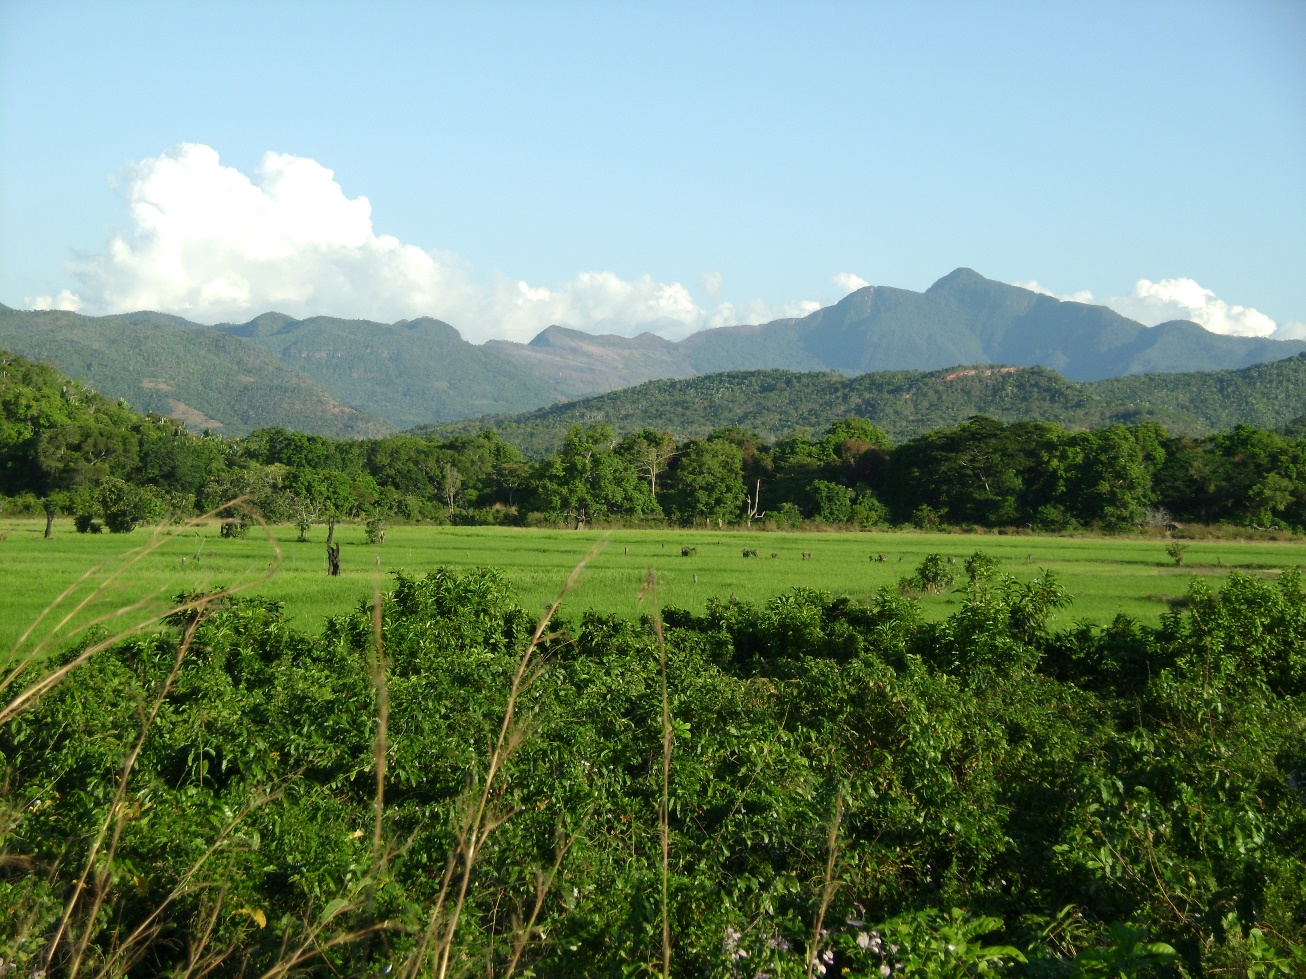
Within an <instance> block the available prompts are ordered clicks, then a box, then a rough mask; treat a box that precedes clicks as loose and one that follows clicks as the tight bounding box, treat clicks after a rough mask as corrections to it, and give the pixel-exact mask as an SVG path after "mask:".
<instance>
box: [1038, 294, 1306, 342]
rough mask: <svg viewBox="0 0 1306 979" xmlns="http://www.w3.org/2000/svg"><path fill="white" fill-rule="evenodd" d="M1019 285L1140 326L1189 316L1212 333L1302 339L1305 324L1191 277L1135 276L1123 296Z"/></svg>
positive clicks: (1304, 337)
mask: <svg viewBox="0 0 1306 979" xmlns="http://www.w3.org/2000/svg"><path fill="white" fill-rule="evenodd" d="M1015 284H1016V285H1018V286H1020V287H1021V288H1022V289H1029V290H1030V291H1032V292H1038V293H1042V294H1043V295H1045V296H1055V297H1056V298H1057V299H1061V300H1064V301H1069V302H1080V303H1098V304H1100V305H1102V306H1108V307H1110V308H1111V309H1114V310H1115V311H1116V312H1117V313H1120V314H1121V315H1122V316H1128V317H1129V318H1130V319H1132V320H1137V321H1138V322H1139V323H1142V324H1143V325H1144V326H1156V325H1157V324H1158V323H1166V322H1169V321H1170V320H1191V321H1192V322H1194V323H1197V324H1198V325H1200V326H1203V327H1205V328H1206V329H1207V330H1209V331H1210V332H1212V333H1219V334H1222V335H1224V336H1236V337H1274V338H1275V339H1277V340H1290V339H1306V324H1302V323H1296V322H1288V323H1283V324H1276V323H1275V322H1274V320H1272V319H1271V318H1270V317H1269V316H1266V315H1265V314H1264V313H1262V312H1261V311H1260V310H1257V309H1253V308H1251V307H1250V306H1237V305H1230V304H1229V303H1226V302H1225V301H1224V300H1223V299H1221V298H1220V297H1219V296H1217V295H1216V294H1215V293H1214V292H1212V291H1211V290H1210V289H1207V288H1205V287H1203V286H1202V285H1200V284H1199V283H1197V282H1196V281H1194V280H1193V279H1161V280H1160V281H1159V282H1153V281H1151V280H1150V279H1139V280H1138V281H1137V282H1135V283H1134V288H1133V290H1132V291H1131V292H1130V293H1129V295H1127V296H1107V297H1106V298H1104V299H1100V300H1098V299H1094V298H1093V294H1092V293H1091V292H1089V291H1088V290H1087V289H1081V290H1080V291H1078V292H1073V293H1070V294H1069V295H1057V294H1056V293H1054V292H1052V291H1051V290H1049V289H1045V288H1043V287H1042V286H1041V285H1039V284H1038V283H1037V282H1035V281H1033V280H1031V281H1029V282H1017V283H1015Z"/></svg>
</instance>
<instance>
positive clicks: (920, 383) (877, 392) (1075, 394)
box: [418, 354, 1306, 455]
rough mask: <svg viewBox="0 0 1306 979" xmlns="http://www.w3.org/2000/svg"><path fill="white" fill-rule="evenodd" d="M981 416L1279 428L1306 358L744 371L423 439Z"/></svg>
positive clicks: (920, 425) (440, 429) (762, 428)
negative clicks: (1178, 369)
mask: <svg viewBox="0 0 1306 979" xmlns="http://www.w3.org/2000/svg"><path fill="white" fill-rule="evenodd" d="M977 414H982V415H990V416H992V417H994V418H999V419H1002V420H1004V421H1021V420H1036V421H1050V422H1057V423H1058V424H1061V425H1065V426H1068V427H1073V428H1086V427H1091V426H1099V425H1106V424H1110V423H1112V422H1127V423H1138V422H1143V421H1156V422H1160V423H1161V424H1163V425H1165V426H1166V427H1167V428H1168V429H1169V430H1170V431H1171V432H1173V433H1176V434H1189V435H1203V434H1206V433H1209V432H1212V431H1215V430H1217V429H1221V428H1230V427H1232V426H1234V425H1237V424H1239V423H1245V424H1249V425H1254V426H1257V427H1260V428H1276V427H1280V426H1284V425H1287V424H1289V423H1290V422H1291V421H1292V420H1293V419H1295V418H1298V417H1300V416H1302V415H1303V414H1306V354H1298V355H1297V356H1295V357H1290V358H1287V359H1286V360H1280V361H1276V362H1273V363H1268V364H1258V365H1255V366H1252V367H1246V368H1241V369H1238V370H1225V371H1210V372H1205V373H1183V374H1177V373H1156V374H1143V375H1133V376H1129V377H1118V378H1110V379H1107V380H1103V381H1071V380H1067V379H1066V378H1064V377H1062V376H1061V375H1060V374H1058V373H1057V372H1055V371H1052V370H1048V369H1047V368H1042V367H1028V368H1022V367H960V368H950V369H948V370H941V371H926V372H923V371H884V372H878V373H874V374H862V375H860V376H857V377H853V378H845V377H842V376H841V375H838V374H833V373H828V372H827V373H795V372H792V371H737V372H728V373H721V374H708V375H704V376H702V377H694V378H686V379H679V380H667V381H649V382H647V383H645V384H641V385H638V386H636V387H632V388H626V389H624V390H621V391H613V392H609V393H607V394H602V395H597V396H595V397H591V398H586V399H584V400H581V401H574V402H570V403H567V404H562V405H554V406H553V407H550V408H541V409H538V410H536V411H532V412H527V413H525V414H521V415H511V416H508V415H500V416H489V417H485V418H478V419H470V420H467V421H463V422H459V423H457V424H452V425H441V426H426V427H425V428H422V429H419V430H418V431H420V432H423V433H426V432H437V433H439V434H442V435H446V436H452V435H455V434H462V433H466V432H474V431H479V430H480V429H482V428H493V429H494V430H495V431H497V432H498V433H499V435H501V436H502V437H503V438H505V439H507V440H508V441H510V442H513V443H514V444H516V445H517V446H519V447H520V448H521V449H522V450H523V451H524V452H527V453H529V454H533V455H541V454H543V453H546V452H548V451H551V450H552V449H553V448H554V447H556V446H557V445H558V444H559V443H560V442H561V441H562V437H563V435H564V434H565V433H566V431H567V429H568V428H569V427H570V426H571V425H574V424H591V423H594V422H600V421H601V422H606V423H607V424H609V425H611V426H612V427H613V428H614V429H615V430H616V431H617V434H618V435H624V434H627V433H629V432H634V431H638V430H639V429H642V428H645V427H649V428H655V429H659V430H665V431H669V432H671V433H673V434H674V435H675V436H676V437H677V439H686V438H692V437H697V436H702V435H706V434H707V433H708V432H710V431H713V430H714V429H718V428H724V427H726V426H728V425H740V426H743V427H744V428H747V429H750V430H752V431H755V432H757V433H758V434H760V435H763V436H765V437H768V438H776V437H780V436H784V435H787V434H789V433H790V432H792V431H793V430H794V429H795V428H798V427H808V428H815V429H820V428H824V427H826V426H828V425H830V424H832V423H833V422H835V421H837V420H839V419H841V418H845V417H847V416H849V415H855V416H858V417H861V418H868V419H870V420H871V421H872V422H874V423H875V424H876V425H878V426H879V427H880V428H882V429H884V430H885V431H886V432H888V433H889V435H890V436H891V437H892V438H894V439H895V440H902V439H907V438H911V437H913V436H915V435H919V434H921V433H923V432H927V431H931V430H933V429H938V428H943V427H945V426H949V425H955V424H957V423H958V422H961V421H963V420H964V419H966V418H968V417H970V416H971V415H977Z"/></svg>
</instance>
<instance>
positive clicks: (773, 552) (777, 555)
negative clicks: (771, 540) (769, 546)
mask: <svg viewBox="0 0 1306 979" xmlns="http://www.w3.org/2000/svg"><path fill="white" fill-rule="evenodd" d="M771 556H772V557H779V556H780V555H779V554H777V553H776V552H775V551H772V552H771Z"/></svg>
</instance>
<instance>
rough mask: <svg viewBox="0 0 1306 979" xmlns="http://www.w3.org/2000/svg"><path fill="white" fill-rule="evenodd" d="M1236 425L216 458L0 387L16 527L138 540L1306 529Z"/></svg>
mask: <svg viewBox="0 0 1306 979" xmlns="http://www.w3.org/2000/svg"><path fill="white" fill-rule="evenodd" d="M1285 432H1286V434H1285V433H1279V432H1274V431H1269V430H1265V429H1258V428H1252V427H1250V426H1246V425H1238V426H1235V427H1232V428H1230V429H1228V430H1224V431H1219V432H1216V433H1214V434H1211V435H1208V436H1206V437H1202V438H1193V437H1182V436H1175V435H1172V434H1170V433H1168V432H1167V431H1166V429H1165V428H1163V427H1162V426H1161V425H1159V424H1156V423H1153V422H1144V423H1141V424H1136V425H1123V424H1111V425H1106V426H1104V427H1101V428H1095V429H1089V430H1081V431H1074V430H1069V429H1066V428H1063V427H1061V426H1059V425H1056V424H1052V423H1048V422H1024V421H1018V422H1009V423H1008V422H1003V421H999V420H996V419H994V418H991V417H986V416H975V417H972V418H970V419H969V420H967V421H965V422H963V423H962V424H959V425H956V426H953V427H945V428H942V429H939V430H935V431H931V432H927V433H925V434H922V435H919V436H916V437H914V438H910V439H907V440H905V441H902V442H900V443H898V444H895V443H894V440H893V439H891V438H890V436H889V435H888V434H887V433H886V432H885V431H884V430H883V429H882V428H880V427H879V426H878V425H876V424H873V423H872V422H870V421H867V420H865V419H863V418H857V417H848V418H845V419H843V420H840V421H837V422H835V423H834V424H831V425H829V426H828V427H826V428H825V429H823V430H821V431H818V432H812V431H810V430H805V429H798V430H796V431H793V432H791V433H789V434H787V435H786V436H785V437H783V438H780V439H778V440H774V441H773V440H769V439H766V438H763V437H762V436H760V435H758V434H757V433H755V432H751V431H749V430H747V429H745V428H742V427H739V426H731V427H727V428H723V429H719V430H716V431H713V432H711V433H709V434H707V435H706V436H704V437H700V438H693V439H688V440H683V441H677V440H676V439H675V438H674V437H673V436H672V435H671V434H670V433H668V432H665V431H659V430H655V429H652V428H645V429H642V430H637V431H634V432H632V433H630V434H627V435H625V436H624V437H621V438H618V437H617V435H616V433H615V432H614V431H613V429H612V428H611V427H609V426H608V425H607V424H605V423H602V422H600V423H595V424H589V425H573V426H572V427H571V428H570V429H569V430H567V431H566V433H565V434H564V436H563V438H562V439H561V440H560V442H559V443H558V444H556V445H555V446H554V448H553V450H552V451H551V452H550V453H548V454H547V455H546V456H545V457H543V458H542V459H538V460H531V459H528V458H527V457H526V456H525V455H524V454H523V453H522V452H521V451H520V450H519V449H518V448H517V447H516V446H514V445H512V444H511V443H509V442H507V441H505V440H504V439H502V438H501V437H500V436H499V435H498V434H497V433H496V432H495V431H493V430H482V431H479V432H476V433H467V434H462V435H457V436H455V437H453V438H440V437H438V436H434V435H429V436H421V435H414V434H404V435H395V436H391V437H388V438H380V439H361V440H333V439H328V438H326V437H323V436H316V435H306V434H303V433H298V432H291V431H287V430H285V429H280V428H270V429H261V430H258V431H255V432H253V433H251V434H250V435H248V436H245V437H242V438H235V439H223V438H218V437H215V436H212V435H208V434H206V435H203V436H195V435H192V434H190V433H189V432H188V431H187V430H186V428H185V426H184V425H180V424H178V423H175V422H173V421H171V420H168V419H165V418H162V417H159V416H157V415H139V414H136V413H135V412H133V411H131V410H130V409H129V408H128V407H127V406H126V405H125V404H123V403H120V402H112V401H110V400H108V399H106V398H103V397H101V396H99V395H97V394H95V393H94V392H91V391H88V390H86V389H85V388H83V387H81V386H80V385H77V384H76V383H74V382H70V381H68V380H67V379H66V378H63V377H62V376H61V375H59V374H58V373H57V372H55V371H53V370H51V369H50V368H47V367H44V366H41V365H37V364H32V363H31V362H28V361H24V360H22V359H21V358H15V357H9V358H7V359H6V363H5V365H4V367H3V377H0V493H3V494H4V495H5V496H6V497H8V498H10V502H9V504H8V505H9V507H10V508H11V509H18V510H21V509H24V508H25V509H27V510H42V511H44V512H45V513H46V514H47V516H50V517H51V518H52V517H53V515H54V514H57V513H67V514H73V515H77V516H78V517H79V526H83V527H87V528H94V527H95V526H97V525H98V521H100V520H102V521H103V522H104V525H105V526H107V527H108V528H109V529H111V530H130V529H131V528H132V526H135V525H136V524H139V523H142V522H149V521H157V520H160V519H163V518H165V517H166V516H168V515H169V514H173V515H185V516H189V515H193V514H195V513H197V512H207V511H209V510H212V509H214V508H216V507H219V506H221V505H222V504H223V503H225V502H227V501H229V500H232V499H234V498H236V497H245V498H247V499H248V500H249V501H250V502H251V503H252V505H254V506H256V507H257V508H258V509H259V511H260V512H261V513H262V514H263V515H264V516H265V517H266V518H267V519H270V520H273V521H279V522H294V523H298V524H300V525H301V526H306V525H310V524H312V523H315V522H319V521H321V522H331V521H335V520H338V519H343V518H350V517H353V518H363V519H370V520H385V519H395V520H436V521H451V520H452V521H459V522H494V523H513V522H519V523H523V522H530V521H532V520H536V521H538V520H544V521H550V522H569V523H572V524H574V525H577V526H580V525H584V524H587V523H591V522H594V521H609V522H639V521H647V520H672V521H677V522H682V523H687V524H694V523H703V522H713V523H715V522H718V521H719V522H721V523H727V522H729V523H734V522H743V523H748V524H750V525H753V524H759V523H760V524H761V525H779V526H795V525H798V524H799V523H801V522H802V521H804V520H807V521H817V522H820V523H824V524H847V525H855V526H860V527H873V526H884V525H890V524H903V523H914V524H916V525H918V526H922V527H936V526H940V525H960V526H969V525H974V526H981V527H1004V526H1013V527H1032V528H1035V529H1041V530H1046V531H1063V530H1070V529H1074V528H1080V527H1092V528H1098V529H1101V530H1106V531H1121V530H1128V529H1130V528H1137V527H1142V526H1146V525H1148V524H1169V523H1172V522H1200V523H1221V522H1227V523H1233V524H1237V525H1242V526H1250V527H1280V528H1285V529H1299V528H1303V527H1306V441H1304V440H1303V437H1302V435H1301V431H1300V426H1297V427H1290V428H1288V429H1286V430H1285Z"/></svg>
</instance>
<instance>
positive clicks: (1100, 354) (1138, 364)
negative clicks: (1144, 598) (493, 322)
mask: <svg viewBox="0 0 1306 979" xmlns="http://www.w3.org/2000/svg"><path fill="white" fill-rule="evenodd" d="M492 343H493V344H494V346H495V349H496V350H498V351H500V352H501V353H503V354H505V355H506V356H509V357H511V358H513V359H514V360H515V361H516V362H517V363H519V364H521V365H522V366H523V367H529V368H531V369H533V370H535V371H536V372H537V373H539V374H540V375H541V376H547V377H550V378H553V379H555V380H556V381H557V382H558V383H559V384H561V385H562V386H563V387H564V388H565V389H566V390H567V391H569V392H570V393H572V394H573V395H575V394H586V393H594V392H599V391H606V390H612V389H614V388H616V387H621V386H625V385H628V384H634V383H638V382H640V381H644V380H651V379H653V378H665V377H692V376H694V375H698V374H708V373H716V372H721V371H738V370H759V369H772V368H784V369H787V370H800V371H814V370H834V371H839V372H840V373H842V374H847V375H854V374H863V373H869V372H879V371H891V370H937V369H941V368H944V367H947V366H949V365H951V364H983V363H998V364H1016V365H1020V366H1024V367H1034V366H1041V367H1048V368H1051V369H1053V370H1056V371H1058V372H1059V373H1061V374H1062V375H1063V376H1065V377H1067V378H1070V379H1072V380H1080V381H1089V380H1100V379H1102V378H1107V377H1120V376H1123V375H1128V374H1141V373H1147V372H1152V371H1197V370H1220V369H1228V368H1236V367H1245V366H1247V365H1249V364H1256V363H1263V362H1266V361H1272V360H1279V359H1281V358H1283V357H1287V356H1291V355H1293V354H1296V353H1300V352H1302V351H1306V343H1304V342H1302V341H1283V340H1268V339H1263V338H1257V337H1230V336H1221V335H1219V334H1215V333H1211V332H1209V331H1207V330H1204V329H1203V328H1202V327H1200V326H1198V325H1197V324H1195V323H1188V322H1173V323H1163V324H1161V325H1160V326H1156V327H1151V328H1149V327H1145V326H1143V325H1142V324H1141V323H1136V322H1135V321H1133V320H1131V319H1127V318H1126V317H1124V316H1121V315H1120V314H1119V313H1116V312H1114V311H1112V310H1110V309H1107V308H1106V307H1105V306H1092V305H1087V304H1084V303H1074V302H1062V301H1060V300H1057V299H1054V298H1052V297H1051V296H1044V295H1040V294H1038V293H1035V292H1030V291H1029V290H1028V289H1022V288H1019V287H1017V286H1011V285H1007V284H1005V283H1002V282H995V281H993V280H991V279H986V278H984V277H983V276H982V275H979V274H978V273H976V272H973V271H971V270H970V269H957V270H956V271H954V272H951V273H950V274H948V275H946V276H944V277H943V278H942V279H940V280H939V281H938V282H936V283H934V285H932V286H931V287H930V288H929V289H928V290H926V291H925V292H911V291H909V290H906V289H893V288H888V287H884V286H868V287H866V288H864V289H859V290H857V291H856V292H854V293H851V294H850V295H848V296H846V297H845V298H844V299H843V300H841V301H840V302H838V303H836V304H834V305H833V306H828V307H826V308H824V309H819V310H817V311H816V312H814V313H812V314H811V315H809V316H805V317H803V318H801V319H782V320H775V321H773V322H770V323H765V324H761V325H757V326H731V327H721V328H719V329H713V330H703V331H701V332H699V333H695V334H693V335H691V336H689V337H686V338H685V339H684V340H681V341H679V342H677V343H672V342H670V341H667V340H663V339H661V338H660V337H653V336H651V335H648V334H645V335H643V336H639V337H635V338H633V339H627V338H624V337H619V336H606V337H589V336H587V335H585V334H581V333H577V332H576V331H572V330H562V329H560V328H558V327H550V328H549V329H548V330H546V331H544V332H543V333H541V334H540V335H539V336H538V337H536V338H535V339H534V340H533V341H531V342H530V343H529V344H519V343H506V342H501V341H492Z"/></svg>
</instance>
